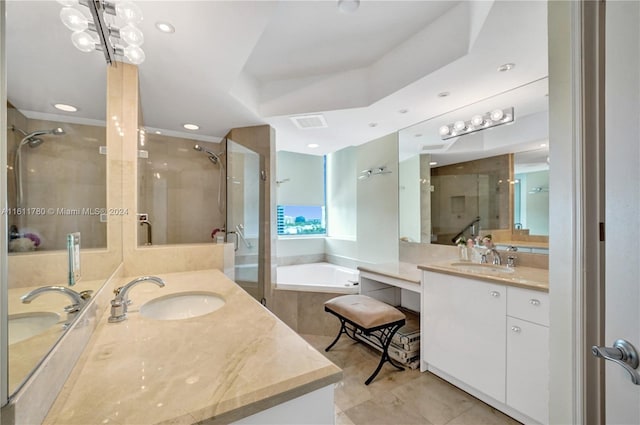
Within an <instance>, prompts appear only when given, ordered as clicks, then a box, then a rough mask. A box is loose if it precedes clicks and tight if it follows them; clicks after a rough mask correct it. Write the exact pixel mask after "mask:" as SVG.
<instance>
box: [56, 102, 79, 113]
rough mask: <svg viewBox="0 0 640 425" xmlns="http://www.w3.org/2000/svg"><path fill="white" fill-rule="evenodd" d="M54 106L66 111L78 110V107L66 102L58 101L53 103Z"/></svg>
mask: <svg viewBox="0 0 640 425" xmlns="http://www.w3.org/2000/svg"><path fill="white" fill-rule="evenodd" d="M53 107H54V108H56V109H59V110H61V111H65V112H77V111H78V108H76V107H75V106H73V105H67V104H64V103H56V104H55V105H53Z"/></svg>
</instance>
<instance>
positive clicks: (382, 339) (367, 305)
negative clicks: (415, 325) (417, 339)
mask: <svg viewBox="0 0 640 425" xmlns="http://www.w3.org/2000/svg"><path fill="white" fill-rule="evenodd" d="M324 311H326V312H329V313H331V314H333V315H334V316H336V317H337V318H338V319H340V332H338V336H336V339H334V340H333V342H332V343H331V344H329V346H328V347H327V348H325V350H324V351H329V350H330V349H331V347H333V346H334V345H335V344H336V342H338V340H339V339H340V336H342V334H346V335H347V336H348V337H349V338H351V339H353V340H354V341H358V342H362V341H361V340H360V339H358V338H357V336H358V335H362V334H364V335H367V336H373V337H374V338H375V340H377V342H376V341H375V340H373V339H370V338H369V339H368V340H369V341H371V342H372V343H374V344H375V345H376V346H378V348H380V349H381V350H382V355H381V357H380V363H378V367H377V368H376V370H375V371H374V372H373V374H372V375H371V376H370V377H369V379H367V380H366V381H365V385H369V384H370V383H371V381H373V379H374V378H375V377H376V375H377V374H378V372H380V369H382V365H383V364H384V363H385V362H389V363H391V365H392V366H394V367H395V368H397V369H399V370H404V368H403V367H402V366H399V365H397V364H395V363H394V362H393V360H391V357H389V351H388V350H389V344H390V343H391V339H392V338H393V335H394V334H395V333H396V332H397V331H398V329H400V328H401V327H402V326H403V325H404V323H405V320H406V317H405V315H404V313H402V312H401V311H400V310H398V309H397V308H394V307H392V306H390V305H389V304H385V303H383V302H382V301H378V300H376V299H374V298H371V297H368V296H366V295H342V296H340V297H336V298H332V299H330V300H329V301H327V302H325V303H324ZM347 325H349V326H347Z"/></svg>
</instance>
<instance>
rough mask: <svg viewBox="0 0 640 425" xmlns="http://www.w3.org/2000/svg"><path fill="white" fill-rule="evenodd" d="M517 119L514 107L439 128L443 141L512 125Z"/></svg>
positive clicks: (474, 116) (496, 110)
mask: <svg viewBox="0 0 640 425" xmlns="http://www.w3.org/2000/svg"><path fill="white" fill-rule="evenodd" d="M514 119H515V115H514V110H513V106H511V107H509V108H502V109H498V108H496V109H494V110H492V111H489V112H485V113H484V114H475V115H472V116H471V119H469V120H468V121H465V120H458V121H455V122H453V123H451V124H448V125H443V126H441V127H440V128H439V133H440V137H441V138H442V140H447V139H450V138H452V137H460V136H465V135H467V134H471V133H475V132H477V131H481V130H486V129H489V128H493V127H496V126H500V125H503V124H509V123H512V122H513V121H514Z"/></svg>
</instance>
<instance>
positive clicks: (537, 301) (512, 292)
mask: <svg viewBox="0 0 640 425" xmlns="http://www.w3.org/2000/svg"><path fill="white" fill-rule="evenodd" d="M507 315H508V316H511V317H517V318H519V319H523V320H528V321H530V322H534V323H538V324H541V325H545V326H549V294H548V293H546V292H540V291H533V290H530V289H522V288H516V287H513V286H509V287H507Z"/></svg>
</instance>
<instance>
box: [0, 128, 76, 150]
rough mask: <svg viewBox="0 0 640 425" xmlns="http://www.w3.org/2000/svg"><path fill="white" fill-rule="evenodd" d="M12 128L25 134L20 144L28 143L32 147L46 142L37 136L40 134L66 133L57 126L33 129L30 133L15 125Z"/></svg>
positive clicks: (59, 134) (60, 134)
mask: <svg viewBox="0 0 640 425" xmlns="http://www.w3.org/2000/svg"><path fill="white" fill-rule="evenodd" d="M11 129H12V130H13V131H19V132H20V133H22V134H23V135H24V137H23V138H22V140H21V141H20V145H19V146H22V145H26V144H28V145H29V147H30V148H35V147H38V146H40V145H41V144H42V143H44V140H42V139H39V138H37V137H38V136H44V135H46V134H51V135H53V136H62V135H63V134H66V133H65V131H64V130H63V129H62V128H60V127H56V128H54V129H52V130H36V131H32V132H31V133H29V134H27V133H26V132H25V131H23V130H20V129H19V128H17V127H15V126H13V127H11Z"/></svg>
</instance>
